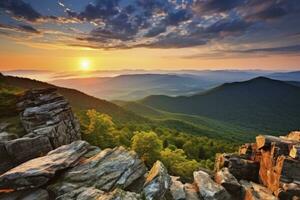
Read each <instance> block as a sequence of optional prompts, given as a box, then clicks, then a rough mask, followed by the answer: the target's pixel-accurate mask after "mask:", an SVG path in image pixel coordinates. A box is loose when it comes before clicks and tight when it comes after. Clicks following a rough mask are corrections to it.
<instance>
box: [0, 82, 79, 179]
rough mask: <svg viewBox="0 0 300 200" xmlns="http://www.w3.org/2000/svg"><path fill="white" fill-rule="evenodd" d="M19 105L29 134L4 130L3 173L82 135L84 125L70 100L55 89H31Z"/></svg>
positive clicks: (0, 153)
mask: <svg viewBox="0 0 300 200" xmlns="http://www.w3.org/2000/svg"><path fill="white" fill-rule="evenodd" d="M17 107H18V109H19V111H20V120H21V122H22V124H23V125H24V128H25V130H26V132H27V134H26V135H25V136H23V137H21V138H17V136H15V135H14V134H8V133H6V132H2V133H1V134H0V158H1V160H0V161H1V162H0V174H1V173H3V172H5V171H7V170H9V169H11V168H13V167H15V166H16V165H19V164H21V163H23V162H25V161H28V160H30V159H33V158H36V157H39V156H43V155H45V154H47V153H48V152H49V151H51V150H53V149H55V148H57V147H59V146H62V145H65V144H70V143H71V142H73V141H76V140H79V139H80V125H79V123H78V121H77V119H76V118H75V117H74V115H73V113H72V110H71V108H70V106H69V103H68V102H67V101H66V100H65V99H64V98H63V97H62V96H61V95H59V94H57V93H56V90H55V89H53V88H50V89H35V90H30V91H27V92H26V93H25V94H24V95H23V96H21V97H20V102H19V103H18V105H17ZM3 126H4V125H3ZM16 138H17V139H16Z"/></svg>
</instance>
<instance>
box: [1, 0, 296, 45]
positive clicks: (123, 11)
mask: <svg viewBox="0 0 300 200" xmlns="http://www.w3.org/2000/svg"><path fill="white" fill-rule="evenodd" d="M26 2H29V1H27V0H26V1H25V0H1V1H0V11H2V10H4V11H5V13H6V15H8V16H9V17H11V19H10V20H14V21H13V23H10V22H11V21H9V22H6V23H3V22H2V23H3V24H11V26H10V27H9V28H10V29H11V30H14V31H16V32H23V33H27V34H28V33H32V34H37V33H40V32H41V31H39V30H37V29H36V28H34V26H36V24H37V23H38V24H39V25H41V26H39V27H43V31H45V30H48V31H47V32H46V33H45V32H43V33H44V34H43V35H46V36H43V37H47V38H42V36H41V38H40V41H47V42H49V43H51V42H52V43H53V44H55V43H57V42H59V43H63V42H65V44H66V45H69V46H78V47H87V48H99V49H115V48H120V49H122V48H137V47H146V48H187V47H198V46H207V47H209V46H210V45H211V44H212V43H213V44H220V45H222V44H224V43H226V44H229V45H232V46H235V45H237V44H245V46H247V48H251V47H254V46H255V47H257V46H259V42H260V41H259V40H260V39H262V38H263V40H264V41H266V43H269V44H273V45H271V46H278V45H288V44H291V43H292V42H291V40H294V41H296V42H297V40H298V39H299V38H297V37H293V39H291V38H292V37H291V35H294V34H295V33H299V32H300V21H299V20H298V19H299V18H300V4H299V0H276V1H275V0H264V1H261V0H151V1H150V0H91V1H80V0H68V1H63V0H59V1H53V0H44V3H38V2H35V1H30V2H31V3H32V5H30V4H29V3H26ZM49 5H51V6H50V7H51V9H50V8H49V9H48V8H47V7H44V6H49ZM16 19H17V20H16ZM0 22H1V17H0ZM22 22H24V24H25V25H19V24H20V23H22ZM6 28H7V27H6ZM51 29H52V30H53V31H51ZM57 31H59V32H66V35H65V37H63V38H62V37H57V35H54V32H57ZM2 34H3V33H2ZM278 38H281V40H282V41H281V43H280V44H279V42H278ZM33 42H34V41H33ZM252 44H256V45H252Z"/></svg>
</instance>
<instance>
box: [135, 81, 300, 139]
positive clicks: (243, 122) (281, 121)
mask: <svg viewBox="0 0 300 200" xmlns="http://www.w3.org/2000/svg"><path fill="white" fill-rule="evenodd" d="M140 103H142V104H145V105H147V106H150V107H153V108H155V109H158V110H164V111H168V112H173V113H184V114H188V115H199V116H204V117H208V118H211V119H215V120H220V121H223V122H229V123H232V124H236V125H239V126H242V127H245V128H249V129H252V130H254V131H258V132H259V131H265V132H267V133H275V134H277V133H280V132H287V131H290V130H294V129H299V128H300V89H299V88H298V87H296V86H292V85H290V84H287V83H285V82H282V81H276V80H272V79H268V78H264V77H259V78H255V79H252V80H249V81H245V82H235V83H227V84H223V85H222V86H220V87H217V88H215V89H213V90H210V91H208V92H206V93H203V94H199V95H194V96H190V97H168V96H149V97H147V98H145V99H143V100H141V101H140Z"/></svg>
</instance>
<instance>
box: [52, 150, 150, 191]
mask: <svg viewBox="0 0 300 200" xmlns="http://www.w3.org/2000/svg"><path fill="white" fill-rule="evenodd" d="M145 173H146V167H145V165H144V163H143V161H142V160H140V159H139V158H138V156H137V154H136V153H135V152H133V151H128V150H126V149H125V148H123V147H117V148H114V149H105V150H103V151H101V152H100V153H98V154H96V155H94V156H92V157H90V158H88V159H85V160H82V161H81V162H80V163H79V164H78V165H77V166H75V167H73V168H71V169H69V170H67V171H66V172H64V173H63V174H62V176H61V178H60V179H58V180H57V181H56V182H55V183H53V184H52V185H50V186H49V187H48V189H49V190H51V191H52V192H53V193H54V194H55V195H56V196H61V195H64V194H66V193H70V192H72V191H74V190H77V189H80V188H82V187H96V188H97V189H99V190H102V191H105V192H108V191H112V190H113V189H114V188H117V187H119V188H124V189H126V188H127V187H130V185H131V184H132V183H133V182H134V181H136V180H138V179H140V178H143V177H144V175H145Z"/></svg>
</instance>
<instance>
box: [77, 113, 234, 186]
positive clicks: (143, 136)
mask: <svg viewBox="0 0 300 200" xmlns="http://www.w3.org/2000/svg"><path fill="white" fill-rule="evenodd" d="M79 116H80V122H81V127H82V137H83V139H84V140H86V141H88V142H89V143H91V144H93V145H95V146H98V147H100V148H101V149H104V148H113V147H116V146H125V147H127V148H130V149H132V150H134V151H135V152H136V153H137V154H138V155H139V156H140V157H141V158H142V160H143V161H144V162H145V163H146V165H147V166H148V167H151V166H152V165H153V163H154V162H155V161H156V160H161V161H162V162H163V163H164V164H165V166H166V167H167V168H168V171H169V172H170V174H172V175H176V176H180V177H183V178H184V179H185V180H186V181H188V180H190V179H191V178H192V173H193V171H196V170H197V169H199V168H200V167H201V168H206V169H213V166H214V160H215V155H216V154H217V153H220V152H234V151H236V150H237V145H233V144H232V143H229V142H225V141H223V140H216V139H210V138H208V137H205V136H195V135H191V134H188V133H185V132H179V131H176V130H173V129H168V128H160V127H155V126H154V127H152V128H149V126H141V125H133V124H131V125H128V124H127V125H117V124H115V123H114V121H113V118H111V117H110V116H109V115H107V114H101V113H99V112H97V111H96V110H88V111H87V112H86V113H85V114H80V115H79Z"/></svg>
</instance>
